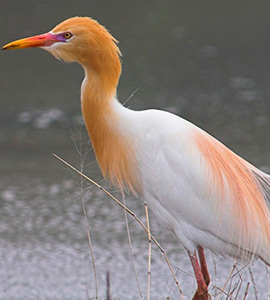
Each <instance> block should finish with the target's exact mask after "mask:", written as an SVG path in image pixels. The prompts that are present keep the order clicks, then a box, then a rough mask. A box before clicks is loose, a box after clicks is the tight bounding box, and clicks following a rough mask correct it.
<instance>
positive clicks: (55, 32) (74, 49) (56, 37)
mask: <svg viewBox="0 0 270 300" xmlns="http://www.w3.org/2000/svg"><path fill="white" fill-rule="evenodd" d="M116 44H117V40H116V39H115V38H114V37H113V36H112V35H111V34H110V33H109V32H108V31H107V30H106V29H105V28H104V27H103V26H102V25H100V24H99V23H98V22H97V21H95V20H93V19H91V18H88V17H74V18H70V19H67V20H65V21H63V22H62V23H60V24H59V25H57V26H56V27H55V28H53V29H52V30H51V31H50V32H48V33H45V34H41V35H36V36H32V37H28V38H24V39H20V40H17V41H14V42H11V43H8V44H6V45H5V46H4V47H3V48H2V49H3V50H8V49H22V48H30V47H39V48H42V49H44V50H47V51H48V52H50V53H51V54H52V55H54V56H55V57H56V58H59V59H62V60H65V61H68V62H78V63H80V64H81V65H82V66H83V67H84V69H85V70H86V71H87V72H88V71H90V72H91V73H92V74H93V71H94V74H96V75H97V76H98V77H99V78H100V79H101V80H102V81H103V82H104V83H106V84H107V85H108V86H109V85H110V86H111V88H110V89H115V88H116V86H117V83H118V79H119V76H120V73H121V63H120V59H119V56H120V55H121V53H120V50H119V49H118V47H117V45H116Z"/></svg>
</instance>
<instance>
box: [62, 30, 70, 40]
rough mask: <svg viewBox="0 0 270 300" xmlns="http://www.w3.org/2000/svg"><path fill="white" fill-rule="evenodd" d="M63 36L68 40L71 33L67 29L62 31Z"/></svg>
mask: <svg viewBox="0 0 270 300" xmlns="http://www.w3.org/2000/svg"><path fill="white" fill-rule="evenodd" d="M63 37H64V38H65V39H66V40H68V39H70V38H71V37H72V33H71V32H68V31H67V32H65V33H63Z"/></svg>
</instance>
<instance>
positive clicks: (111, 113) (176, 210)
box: [3, 17, 270, 300]
mask: <svg viewBox="0 0 270 300" xmlns="http://www.w3.org/2000/svg"><path fill="white" fill-rule="evenodd" d="M116 43H117V41H116V40H115V39H114V38H113V37H112V35H111V34H110V33H109V32H108V31H107V30H106V29H105V28H104V27H103V26H101V25H100V24H99V23H98V22H97V21H95V20H93V19H91V18H86V17H75V18H70V19H68V20H66V21H64V22H62V23H60V24H59V25H57V26H56V27H55V28H54V29H53V30H52V31H50V32H48V33H45V34H41V35H38V36H34V37H30V38H25V39H21V40H18V41H15V42H11V43H9V44H7V45H5V46H4V47H3V49H19V48H28V47H41V48H43V49H45V50H47V51H49V52H50V53H51V54H52V55H54V56H55V57H56V58H59V59H63V60H65V61H68V62H78V63H79V64H81V65H82V67H83V68H84V71H85V79H84V81H83V84H82V88H81V101H82V113H83V117H84V121H85V124H86V127H87V130H88V133H89V136H90V139H91V142H92V145H93V148H94V150H95V154H96V157H97V160H98V162H99V165H100V168H101V170H102V173H103V175H104V176H105V177H107V178H109V180H110V181H111V182H112V183H113V184H115V185H117V186H118V187H119V188H120V189H121V190H123V189H124V187H125V186H127V187H129V189H130V190H131V191H133V192H134V193H138V194H140V195H141V196H142V197H143V198H144V199H145V200H146V202H147V203H148V205H149V206H150V208H151V209H152V211H153V213H154V214H155V216H156V217H157V219H158V220H159V222H160V223H161V224H162V225H163V226H164V227H165V228H167V229H169V230H171V231H172V232H173V233H174V234H175V236H176V237H177V238H178V239H179V241H180V242H181V243H182V244H183V246H184V247H185V249H186V250H187V252H188V255H189V258H190V261H191V264H192V267H193V270H194V273H195V277H196V280H197V284H198V289H197V291H196V293H195V295H194V297H193V300H206V299H208V296H209V294H208V285H209V282H210V276H209V273H208V270H207V264H206V260H205V255H204V247H205V248H208V249H210V250H212V251H214V252H216V253H220V254H222V255H230V256H233V257H236V258H239V259H242V260H247V259H248V260H252V259H253V258H256V257H259V258H260V259H262V260H263V261H264V262H265V263H266V264H268V265H269V264H270V213H269V207H268V205H269V195H270V177H269V175H267V174H265V173H263V172H262V171H260V170H258V169H256V168H255V167H254V166H252V165H251V164H249V163H248V162H246V161H245V160H243V159H242V158H240V157H239V156H237V155H236V154H234V153H233V152H232V151H230V150H229V149H228V148H226V147H225V146H224V145H222V144H221V143H220V142H218V141H217V140H216V139H214V138H213V137H211V136H209V135H208V134H207V133H205V132H204V131H202V130H201V129H199V128H198V127H196V126H195V125H193V124H191V123H190V122H188V121H186V120H184V119H182V118H180V117H178V116H175V115H173V114H170V113H167V112H164V111H158V110H146V111H141V112H135V111H132V110H129V109H127V108H125V107H124V106H122V105H121V104H120V103H119V102H118V101H117V99H116V88H117V85H118V81H119V76H120V74H121V62H120V59H119V56H120V51H119V49H118V47H117V45H116ZM197 252H198V254H199V257H197Z"/></svg>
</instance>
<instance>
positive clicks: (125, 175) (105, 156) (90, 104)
mask: <svg viewBox="0 0 270 300" xmlns="http://www.w3.org/2000/svg"><path fill="white" fill-rule="evenodd" d="M119 75H120V74H119ZM102 76H104V75H103V74H102ZM102 76H98V75H97V74H96V73H95V72H93V70H91V69H90V70H87V69H86V77H85V79H84V82H83V84H82V96H81V97H82V113H83V118H84V121H85V125H86V127H87V130H88V134H89V136H90V139H91V142H92V145H93V148H94V151H95V154H96V157H97V160H98V162H99V165H100V167H101V170H102V173H103V175H104V176H105V177H107V178H108V179H109V180H110V181H111V182H112V183H113V184H116V185H118V187H119V188H120V189H121V190H123V188H124V186H128V187H129V189H130V190H131V191H133V192H135V193H137V192H140V184H139V180H138V172H137V171H136V170H137V169H138V167H137V162H136V157H135V153H134V149H135V145H134V140H133V138H132V136H130V133H128V132H127V131H125V130H123V129H124V127H125V117H124V115H125V110H126V109H125V108H124V107H122V106H121V105H120V104H119V103H118V102H117V100H116V99H115V94H116V85H117V82H118V79H117V80H115V79H114V82H116V83H115V85H114V86H113V85H112V78H106V77H102ZM109 83H110V84H111V87H110V88H109ZM117 107H118V108H119V109H117Z"/></svg>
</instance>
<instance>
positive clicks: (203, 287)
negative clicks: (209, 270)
mask: <svg viewBox="0 0 270 300" xmlns="http://www.w3.org/2000/svg"><path fill="white" fill-rule="evenodd" d="M188 255H189V258H190V261H191V264H192V268H193V271H194V274H195V277H196V281H197V285H198V288H197V291H196V293H195V295H194V296H193V298H192V300H208V296H209V294H208V288H207V284H206V283H205V280H204V276H203V274H202V271H201V268H200V264H199V261H198V258H197V255H196V252H194V254H193V255H192V254H191V253H190V252H188Z"/></svg>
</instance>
